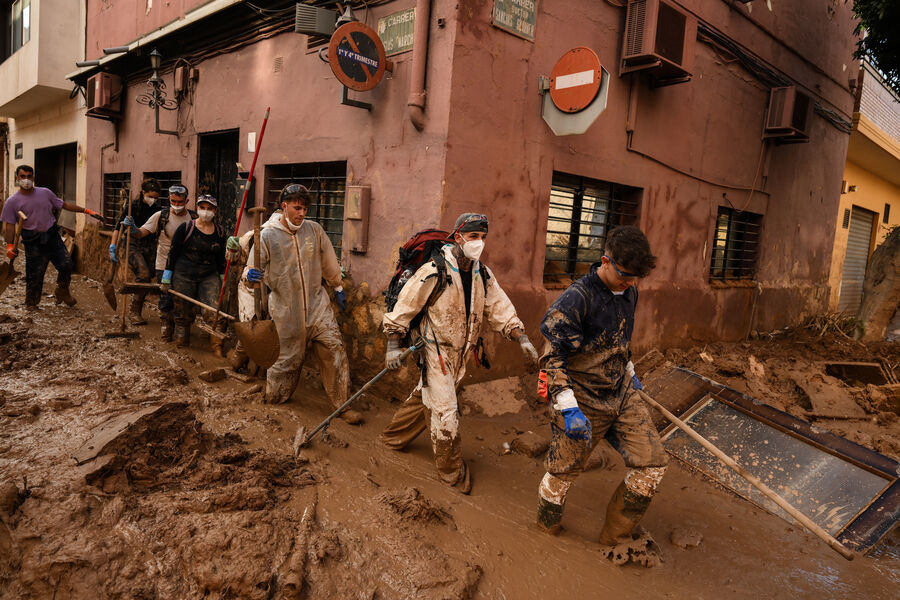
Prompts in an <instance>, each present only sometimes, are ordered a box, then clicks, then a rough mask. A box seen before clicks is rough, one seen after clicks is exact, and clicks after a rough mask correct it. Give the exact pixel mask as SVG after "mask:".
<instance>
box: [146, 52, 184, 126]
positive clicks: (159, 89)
mask: <svg viewBox="0 0 900 600" xmlns="http://www.w3.org/2000/svg"><path fill="white" fill-rule="evenodd" d="M161 64H162V54H160V53H159V50H157V49H156V48H154V49H153V50H152V51H151V52H150V68H151V69H153V75H151V76H150V79H148V80H147V92H146V93H143V94H141V95H140V96H138V97H137V98H136V101H137V103H138V104H145V105H147V106H149V107H150V108H152V109H153V114H154V118H155V119H156V128H155V129H154V132H155V133H165V134H168V135H178V132H177V131H169V130H166V129H160V128H159V109H160V108H164V109H166V110H175V109H176V108H178V101H177V100H173V99H171V98H166V91H165V90H166V82H165V81H163V80H162V77H160V76H159V66H160V65H161Z"/></svg>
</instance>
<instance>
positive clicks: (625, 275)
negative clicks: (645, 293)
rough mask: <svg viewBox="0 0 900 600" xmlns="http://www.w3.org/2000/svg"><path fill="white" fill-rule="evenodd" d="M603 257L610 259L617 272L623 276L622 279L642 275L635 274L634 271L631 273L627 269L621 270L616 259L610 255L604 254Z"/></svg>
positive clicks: (636, 277)
mask: <svg viewBox="0 0 900 600" xmlns="http://www.w3.org/2000/svg"><path fill="white" fill-rule="evenodd" d="M603 258H605V259H606V260H608V261H609V264H611V265H612V267H613V269H615V270H616V274H617V275H618V276H619V277H621V278H622V279H638V278H639V277H640V275H635V274H634V273H629V272H627V271H622V270H620V269H619V267H618V266H617V265H616V261H614V260H613V259H611V258H610V257H608V256H604V257H603Z"/></svg>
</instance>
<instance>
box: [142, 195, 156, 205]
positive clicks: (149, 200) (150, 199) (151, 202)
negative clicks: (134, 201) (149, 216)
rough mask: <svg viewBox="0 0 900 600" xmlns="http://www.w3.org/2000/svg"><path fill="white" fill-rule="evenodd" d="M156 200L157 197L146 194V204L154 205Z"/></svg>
mask: <svg viewBox="0 0 900 600" xmlns="http://www.w3.org/2000/svg"><path fill="white" fill-rule="evenodd" d="M154 202H156V198H151V197H150V196H144V204H146V205H147V206H153V203H154Z"/></svg>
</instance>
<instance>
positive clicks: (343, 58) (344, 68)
mask: <svg viewBox="0 0 900 600" xmlns="http://www.w3.org/2000/svg"><path fill="white" fill-rule="evenodd" d="M386 62H387V60H386V58H385V56H384V45H383V44H382V43H381V39H380V38H379V37H378V34H377V33H375V30H373V29H372V28H371V27H369V26H368V25H365V24H364V23H360V22H358V21H354V22H352V23H347V24H345V25H341V26H340V27H338V29H337V31H335V32H334V34H333V35H332V36H331V43H330V44H329V45H328V64H330V65H331V70H332V71H333V72H334V76H335V77H337V78H338V81H340V82H341V83H343V84H344V85H345V86H347V87H348V88H350V89H351V90H356V91H357V92H365V91H368V90H371V89H372V88H374V87H375V86H376V85H378V82H379V81H381V78H382V76H383V75H384V68H385V64H386Z"/></svg>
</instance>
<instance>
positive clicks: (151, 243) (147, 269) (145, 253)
mask: <svg viewBox="0 0 900 600" xmlns="http://www.w3.org/2000/svg"><path fill="white" fill-rule="evenodd" d="M155 262H156V240H155V239H154V238H152V237H149V236H148V238H144V239H142V240H140V241H139V242H137V243H135V239H134V238H132V241H131V247H130V248H129V250H128V266H129V267H131V272H132V273H133V274H134V280H135V281H138V282H141V283H150V281H151V280H152V279H153V277H154V275H155V274H156V269H154V268H153V264H154V263H155ZM146 298H147V292H137V293H135V294H134V299H133V300H132V302H133V303H134V304H135V305H137V306H143V304H144V300H145V299H146Z"/></svg>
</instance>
